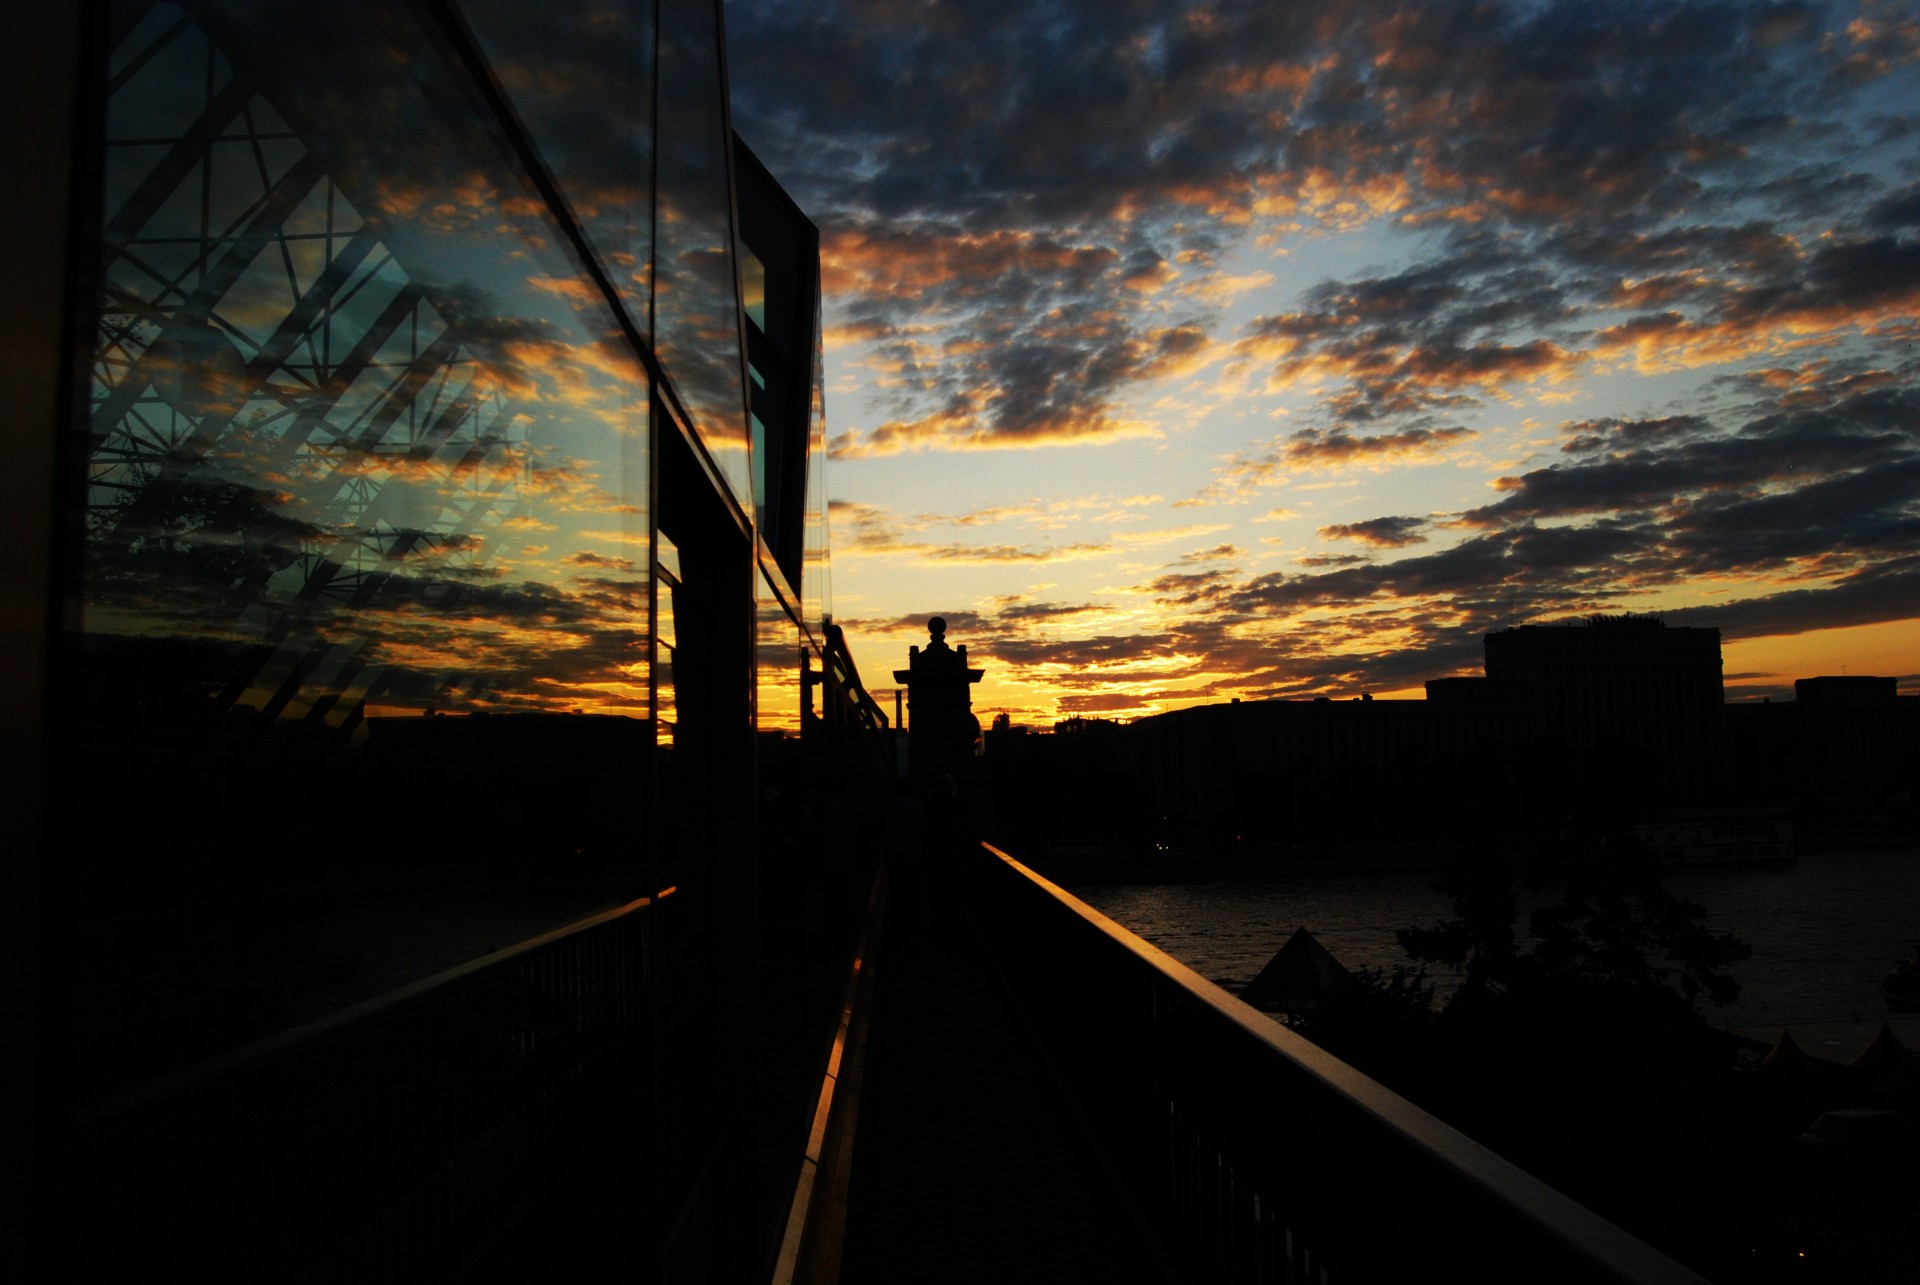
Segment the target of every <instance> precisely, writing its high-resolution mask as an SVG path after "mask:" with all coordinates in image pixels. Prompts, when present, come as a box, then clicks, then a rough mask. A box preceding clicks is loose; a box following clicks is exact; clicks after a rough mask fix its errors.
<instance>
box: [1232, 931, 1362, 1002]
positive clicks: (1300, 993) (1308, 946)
mask: <svg viewBox="0 0 1920 1285" xmlns="http://www.w3.org/2000/svg"><path fill="white" fill-rule="evenodd" d="M1346 975H1347V970H1346V969H1345V968H1344V967H1342V966H1341V964H1340V961H1339V960H1337V959H1335V958H1334V957H1333V954H1332V952H1330V951H1328V949H1327V948H1326V947H1325V946H1322V945H1321V944H1320V942H1319V940H1318V939H1316V938H1315V937H1314V935H1313V934H1312V933H1310V932H1308V931H1307V930H1306V929H1305V928H1298V929H1295V930H1294V934H1293V936H1291V937H1289V938H1287V944H1286V945H1284V946H1282V947H1281V948H1280V949H1279V951H1278V952H1276V953H1275V955H1274V957H1273V958H1272V959H1270V960H1268V961H1267V966H1266V967H1265V968H1263V969H1261V970H1260V975H1259V976H1258V977H1255V978H1254V979H1253V980H1252V981H1251V982H1248V983H1247V988H1246V990H1244V991H1242V992H1241V993H1240V998H1241V999H1244V1000H1245V1001H1246V1002H1247V1003H1249V1004H1251V1005H1253V1006H1254V1007H1255V1008H1259V1009H1265V1010H1266V1011H1267V1012H1270V1013H1291V1012H1295V1011H1298V1010H1303V1009H1308V1008H1313V1007H1315V1006H1317V1005H1319V1004H1320V1003H1322V1002H1324V1001H1325V1000H1326V998H1327V995H1328V993H1329V992H1330V991H1331V990H1332V989H1333V986H1334V983H1336V982H1338V981H1339V980H1340V979H1341V978H1342V977H1345V976H1346Z"/></svg>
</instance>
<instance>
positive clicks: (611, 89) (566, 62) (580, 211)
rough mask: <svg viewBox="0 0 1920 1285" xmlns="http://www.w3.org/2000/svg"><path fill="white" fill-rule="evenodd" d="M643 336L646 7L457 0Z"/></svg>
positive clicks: (648, 77) (648, 116) (649, 162)
mask: <svg viewBox="0 0 1920 1285" xmlns="http://www.w3.org/2000/svg"><path fill="white" fill-rule="evenodd" d="M460 8H461V10H462V11H463V12H464V13H465V15H466V18H467V22H468V23H469V24H470V25H471V26H472V28H473V32H474V35H475V37H476V38H477V39H478V40H479V42H480V45H481V48H482V49H483V50H484V51H485V53H486V56H487V61H488V63H489V65H490V66H491V68H492V70H493V74H494V75H495V76H496V77H498V78H499V81H500V84H501V87H502V88H503V89H505V91H506V93H507V96H508V97H509V98H511V99H512V100H513V105H514V108H515V110H516V111H517V112H518V113H519V115H520V118H521V120H522V121H523V122H525V124H526V126H527V130H528V132H529V133H531V134H532V135H533V139H534V142H535V144H536V145H537V146H538V147H539V149H540V153H541V155H542V157H543V158H544V159H545V160H546V163H547V165H548V166H549V167H550V168H551V169H552V170H553V173H554V176H555V178H556V179H558V181H559V184H560V189H561V192H562V194H563V195H564V197H565V198H566V201H567V206H568V208H569V209H570V210H571V211H572V213H573V216H574V218H575V219H576V220H577V221H578V222H579V224H580V227H581V228H582V230H583V231H584V232H585V233H586V236H587V240H588V241H589V242H590V243H591V244H592V246H593V248H594V252H595V257H596V258H597V259H598V260H599V262H600V264H601V266H602V267H603V268H605V269H606V271H607V274H608V276H609V278H610V279H611V280H612V282H613V285H614V288H615V289H616V290H618V291H619V293H620V298H621V301H622V302H623V303H624V304H625V305H626V308H627V313H628V316H629V318H630V319H631V320H632V322H633V324H634V326H635V328H636V329H637V330H638V331H639V333H640V334H642V335H643V336H644V335H646V334H647V333H648V327H649V326H650V325H651V324H652V320H653V319H652V315H651V314H652V309H651V307H650V306H649V299H650V295H651V288H652V275H651V274H652V271H653V193H652V190H651V185H652V180H653V55H654V49H653V12H652V7H651V6H644V7H642V6H623V5H591V6H589V5H570V4H527V3H524V2H523V0H460Z"/></svg>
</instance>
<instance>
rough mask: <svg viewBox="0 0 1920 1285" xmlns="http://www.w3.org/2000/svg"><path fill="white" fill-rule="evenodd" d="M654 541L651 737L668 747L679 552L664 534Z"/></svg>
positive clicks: (674, 720) (673, 707) (672, 724)
mask: <svg viewBox="0 0 1920 1285" xmlns="http://www.w3.org/2000/svg"><path fill="white" fill-rule="evenodd" d="M657 538H658V540H659V549H658V553H657V555H656V557H657V561H656V565H655V567H654V584H655V585H656V586H657V597H656V599H655V602H654V608H653V611H654V616H653V618H654V635H653V641H654V652H653V693H654V694H653V719H654V736H655V739H656V741H657V742H658V743H659V744H661V745H664V746H669V747H670V746H672V744H673V740H674V731H675V728H676V727H677V725H678V721H679V706H678V703H677V702H676V701H675V700H674V691H673V653H674V649H675V648H677V647H678V646H679V645H680V635H679V631H678V630H677V629H676V628H675V627H674V618H673V595H674V594H675V593H677V592H679V589H680V551H679V550H678V549H676V548H674V545H673V541H672V540H669V539H668V538H667V536H666V534H665V533H664V532H662V533H660V534H659V535H658V537H657Z"/></svg>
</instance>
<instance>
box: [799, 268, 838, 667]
mask: <svg viewBox="0 0 1920 1285" xmlns="http://www.w3.org/2000/svg"><path fill="white" fill-rule="evenodd" d="M813 333H814V336H815V341H814V348H813V388H812V393H813V395H812V398H811V399H810V401H809V404H808V408H807V456H806V470H807V507H806V530H805V532H804V539H805V541H806V544H805V548H804V551H803V555H802V556H803V560H804V561H803V566H802V568H801V573H800V575H801V596H802V599H803V601H804V604H805V608H804V611H805V614H804V615H803V616H802V619H803V620H805V621H806V623H807V626H808V628H810V629H812V630H814V631H815V634H814V636H815V637H817V638H819V639H822V640H823V641H824V640H825V638H826V629H825V622H826V621H828V620H830V619H832V617H833V579H832V575H831V570H832V568H831V563H830V561H829V557H830V554H831V553H832V550H831V548H830V547H829V543H828V537H827V406H826V393H825V391H824V390H825V387H826V371H825V361H824V358H823V357H822V355H821V349H820V342H819V338H818V337H819V335H820V322H819V313H818V311H817V305H816V311H815V313H814V326H813Z"/></svg>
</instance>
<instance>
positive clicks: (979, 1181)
mask: <svg viewBox="0 0 1920 1285" xmlns="http://www.w3.org/2000/svg"><path fill="white" fill-rule="evenodd" d="M919 892H920V890H919V889H918V888H916V887H914V886H913V885H912V883H911V881H910V880H909V881H896V882H895V883H894V885H893V887H892V889H891V890H890V896H889V904H888V906H887V908H886V910H885V914H884V919H883V927H882V930H881V934H880V943H879V948H878V949H877V950H876V951H874V952H873V956H874V959H873V976H872V984H873V985H874V987H875V991H874V996H873V1007H872V1013H871V1019H870V1021H869V1023H868V1027H867V1038H866V1056H865V1064H864V1078H863V1080H862V1082H861V1090H862V1091H861V1094H860V1108H859V1112H858V1118H857V1122H856V1123H855V1125H854V1129H855V1132H854V1142H853V1162H852V1166H851V1179H850V1182H849V1191H848V1201H847V1205H848V1207H847V1210H846V1216H845V1227H844V1253H843V1256H842V1260H841V1272H840V1276H839V1280H840V1281H841V1282H842V1285H896V1283H897V1282H900V1281H915V1282H924V1283H926V1285H938V1283H940V1282H947V1281H953V1282H967V1283H968V1285H972V1283H974V1282H979V1281H998V1282H1022V1281H1036V1282H1038V1281H1045V1282H1058V1281H1071V1280H1098V1281H1109V1282H1130V1281H1141V1282H1146V1281H1162V1280H1164V1279H1165V1276H1164V1274H1162V1273H1161V1272H1159V1271H1158V1270H1156V1268H1155V1264H1154V1262H1153V1259H1152V1256H1151V1254H1150V1253H1149V1251H1148V1249H1147V1247H1146V1246H1145V1245H1143V1244H1142V1243H1141V1239H1140V1235H1139V1232H1138V1224H1137V1221H1136V1220H1134V1219H1131V1218H1129V1216H1128V1215H1127V1213H1126V1210H1125V1206H1124V1204H1123V1202H1122V1200H1121V1197H1120V1196H1119V1195H1118V1193H1117V1191H1116V1190H1115V1188H1114V1186H1113V1184H1112V1182H1111V1181H1110V1180H1109V1178H1108V1176H1107V1174H1106V1173H1105V1171H1104V1170H1103V1169H1102V1168H1101V1167H1100V1165H1099V1163H1098V1162H1097V1161H1096V1160H1095V1159H1094V1158H1093V1157H1092V1156H1091V1154H1090V1151H1091V1148H1089V1147H1088V1146H1087V1145H1086V1143H1085V1142H1084V1140H1083V1138H1082V1135H1081V1134H1080V1131H1079V1130H1078V1128H1077V1127H1076V1125H1075V1123H1074V1117H1073V1113H1072V1109H1071V1107H1070V1106H1069V1105H1068V1103H1067V1101H1066V1099H1065V1096H1064V1094H1063V1093H1062V1092H1061V1091H1060V1089H1059V1087H1058V1086H1057V1084H1056V1083H1055V1081H1054V1080H1053V1078H1052V1076H1051V1073H1050V1072H1049V1070H1048V1068H1047V1067H1046V1065H1045V1064H1044V1063H1043V1062H1042V1061H1041V1060H1040V1059H1039V1058H1038V1056H1037V1055H1036V1054H1035V1053H1034V1052H1033V1050H1032V1049H1031V1047H1030V1041H1028V1040H1027V1039H1026V1038H1025V1036H1024V1034H1023V1031H1022V1028H1021V1023H1020V1019H1019V1018H1018V1016H1017V1015H1016V1014H1014V1013H1013V1012H1011V1011H1010V1010H1009V1008H1008V1006H1007V1004H1006V1003H1005V1001H1004V999H1003V997H1002V992H1001V988H1000V983H999V979H998V976H997V974H996V973H995V971H994V968H993V961H991V960H989V959H987V958H985V957H984V956H983V954H982V951H981V948H980V946H979V944H978V942H977V940H976V939H975V938H974V935H973V933H972V930H971V927H970V925H969V922H968V920H967V917H966V914H965V912H964V907H962V906H960V905H957V904H955V902H954V901H953V900H952V899H948V900H942V899H941V897H940V888H939V884H938V881H937V879H936V881H935V883H934V886H933V887H932V888H931V889H930V890H929V893H930V895H928V896H925V897H922V896H920V895H919ZM1014 962H1015V963H1016V964H1017V961H1014Z"/></svg>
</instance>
